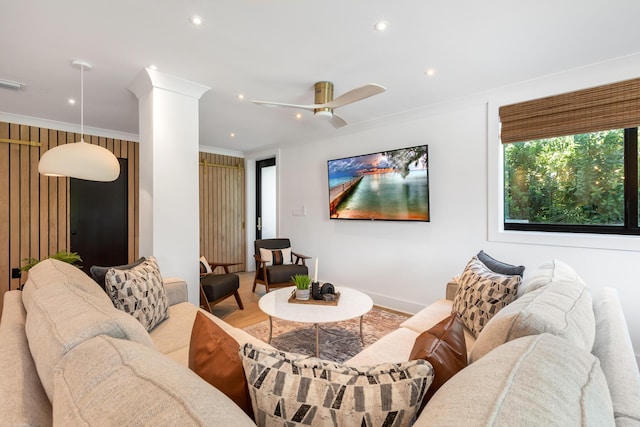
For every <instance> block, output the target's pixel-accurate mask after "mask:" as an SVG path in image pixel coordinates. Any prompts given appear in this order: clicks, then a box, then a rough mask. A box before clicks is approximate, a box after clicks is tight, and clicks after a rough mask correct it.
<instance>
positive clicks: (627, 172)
mask: <svg viewBox="0 0 640 427" xmlns="http://www.w3.org/2000/svg"><path fill="white" fill-rule="evenodd" d="M516 144H517V143H516ZM503 145H506V144H503ZM623 154H624V176H625V178H626V177H627V176H631V177H634V176H635V177H636V179H625V180H624V189H623V192H624V223H623V225H587V224H547V223H523V222H515V221H514V222H507V221H506V217H505V214H504V210H503V214H502V215H503V217H502V222H503V228H504V230H518V231H541V232H558V233H593V234H621V235H640V226H639V225H638V128H637V127H635V128H627V129H624V145H623ZM502 166H503V170H504V156H503V158H502ZM502 186H503V193H502V195H503V196H502V203H504V178H503V181H502ZM632 207H635V208H632Z"/></svg>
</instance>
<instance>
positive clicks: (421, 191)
mask: <svg viewBox="0 0 640 427" xmlns="http://www.w3.org/2000/svg"><path fill="white" fill-rule="evenodd" d="M327 170H328V174H329V217H330V218H331V219H344V220H387V221H429V217H430V215H429V154H428V146H427V145H417V146H415V147H408V148H401V149H396V150H389V151H382V152H378V153H371V154H361V155H357V156H353V157H345V158H342V159H334V160H329V161H328V162H327Z"/></svg>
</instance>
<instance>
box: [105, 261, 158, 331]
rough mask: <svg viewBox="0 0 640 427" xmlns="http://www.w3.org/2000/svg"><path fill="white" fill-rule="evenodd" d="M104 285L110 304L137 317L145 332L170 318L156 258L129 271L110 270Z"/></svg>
mask: <svg viewBox="0 0 640 427" xmlns="http://www.w3.org/2000/svg"><path fill="white" fill-rule="evenodd" d="M105 282H106V289H107V293H108V294H109V296H110V297H111V301H112V302H113V305H115V306H116V308H117V309H119V310H122V311H124V312H125V313H129V314H130V315H132V316H133V317H134V318H136V319H137V320H138V321H139V322H140V323H141V324H142V326H144V327H145V329H146V330H147V331H150V330H152V329H153V328H155V327H156V326H157V325H158V324H159V323H160V322H162V321H163V320H165V319H166V318H168V317H169V303H168V301H167V295H166V293H165V291H164V285H163V283H162V276H161V275H160V268H159V267H158V263H157V261H156V259H155V257H149V259H147V260H145V261H144V262H142V263H141V264H139V265H137V266H135V267H132V268H130V269H128V270H116V269H114V268H112V269H110V270H109V271H108V272H107V275H106V276H105Z"/></svg>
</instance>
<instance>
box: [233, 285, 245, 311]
mask: <svg viewBox="0 0 640 427" xmlns="http://www.w3.org/2000/svg"><path fill="white" fill-rule="evenodd" d="M233 296H234V297H235V299H236V302H237V303H238V307H240V310H244V306H243V305H242V300H241V299H240V293H239V292H238V290H237V289H236V290H235V291H234V292H233Z"/></svg>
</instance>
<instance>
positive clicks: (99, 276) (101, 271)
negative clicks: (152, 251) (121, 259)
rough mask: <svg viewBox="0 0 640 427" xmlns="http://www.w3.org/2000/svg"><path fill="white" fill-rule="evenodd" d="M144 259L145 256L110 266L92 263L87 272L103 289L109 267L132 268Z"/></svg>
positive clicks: (118, 268)
mask: <svg viewBox="0 0 640 427" xmlns="http://www.w3.org/2000/svg"><path fill="white" fill-rule="evenodd" d="M145 259H146V258H145V257H141V258H139V259H138V260H137V261H134V262H132V263H131V264H123V265H114V266H111V267H103V266H101V265H92V266H91V268H90V269H89V272H90V273H91V277H93V280H95V281H96V283H98V285H100V287H101V288H102V289H105V276H106V275H107V272H108V271H109V269H111V268H115V269H116V270H128V269H130V268H133V267H135V266H138V265H140V264H142V263H143V262H144V261H145ZM105 292H106V289H105Z"/></svg>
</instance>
